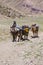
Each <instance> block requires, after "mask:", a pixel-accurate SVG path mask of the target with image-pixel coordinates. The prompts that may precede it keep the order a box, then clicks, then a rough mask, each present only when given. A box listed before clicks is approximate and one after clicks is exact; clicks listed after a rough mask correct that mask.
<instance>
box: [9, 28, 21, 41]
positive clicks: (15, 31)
mask: <svg viewBox="0 0 43 65" xmlns="http://www.w3.org/2000/svg"><path fill="white" fill-rule="evenodd" d="M10 31H11V34H12V37H13V42H14V41H18V42H19V40H20V39H21V35H22V32H21V30H20V29H17V28H16V27H15V28H13V27H11V30H10Z"/></svg>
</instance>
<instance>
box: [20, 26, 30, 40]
mask: <svg viewBox="0 0 43 65" xmlns="http://www.w3.org/2000/svg"><path fill="white" fill-rule="evenodd" d="M29 30H30V27H28V26H27V25H24V26H22V38H21V39H22V40H28V34H29Z"/></svg>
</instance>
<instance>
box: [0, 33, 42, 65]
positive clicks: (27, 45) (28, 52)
mask: <svg viewBox="0 0 43 65" xmlns="http://www.w3.org/2000/svg"><path fill="white" fill-rule="evenodd" d="M30 40H31V41H23V42H19V43H18V42H14V43H13V42H11V41H2V42H0V65H43V32H42V33H41V34H40V36H39V38H37V39H31V38H30Z"/></svg>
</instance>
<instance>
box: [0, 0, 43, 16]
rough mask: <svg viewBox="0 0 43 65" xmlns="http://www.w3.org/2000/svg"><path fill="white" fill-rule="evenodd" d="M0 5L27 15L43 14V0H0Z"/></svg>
mask: <svg viewBox="0 0 43 65" xmlns="http://www.w3.org/2000/svg"><path fill="white" fill-rule="evenodd" d="M0 3H1V5H4V6H8V7H10V8H12V9H16V10H18V11H20V12H23V13H25V14H27V15H28V14H37V13H39V14H42V13H43V0H0Z"/></svg>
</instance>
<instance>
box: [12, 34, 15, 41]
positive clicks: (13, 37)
mask: <svg viewBox="0 0 43 65" xmlns="http://www.w3.org/2000/svg"><path fill="white" fill-rule="evenodd" d="M12 36H13V42H14V41H15V35H14V34H13V35H12Z"/></svg>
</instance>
